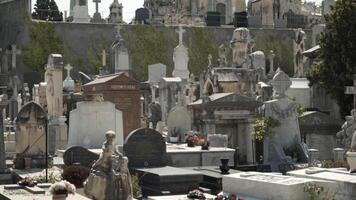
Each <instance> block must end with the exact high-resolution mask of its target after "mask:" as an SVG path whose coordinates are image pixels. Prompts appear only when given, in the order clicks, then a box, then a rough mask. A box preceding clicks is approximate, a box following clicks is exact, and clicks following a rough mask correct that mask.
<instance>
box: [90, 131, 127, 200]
mask: <svg viewBox="0 0 356 200" xmlns="http://www.w3.org/2000/svg"><path fill="white" fill-rule="evenodd" d="M105 137H106V141H105V142H104V144H103V152H102V153H101V154H100V156H99V159H98V160H97V161H96V162H95V163H94V164H93V166H92V169H91V173H90V175H89V177H88V179H87V180H86V181H85V183H84V192H85V194H86V195H88V196H89V197H91V198H92V199H96V200H116V199H117V200H131V199H133V195H132V184H131V176H130V172H129V169H128V167H127V166H128V159H127V157H125V156H123V155H122V154H121V153H119V152H118V150H117V149H116V146H115V137H116V134H115V132H114V131H108V132H106V134H105Z"/></svg>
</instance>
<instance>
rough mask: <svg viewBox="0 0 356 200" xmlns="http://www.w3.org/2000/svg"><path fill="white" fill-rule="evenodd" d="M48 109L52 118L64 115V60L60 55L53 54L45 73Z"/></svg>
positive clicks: (49, 58)
mask: <svg viewBox="0 0 356 200" xmlns="http://www.w3.org/2000/svg"><path fill="white" fill-rule="evenodd" d="M45 82H46V83H47V87H46V99H47V109H48V114H49V115H50V116H57V117H59V116H62V115H63V59H62V55H60V54H51V55H50V56H49V57H48V64H47V67H46V73H45Z"/></svg>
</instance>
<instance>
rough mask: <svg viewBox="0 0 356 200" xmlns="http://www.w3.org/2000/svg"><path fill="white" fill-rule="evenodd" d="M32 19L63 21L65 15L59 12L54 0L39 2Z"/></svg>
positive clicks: (38, 0) (41, 0)
mask: <svg viewBox="0 0 356 200" xmlns="http://www.w3.org/2000/svg"><path fill="white" fill-rule="evenodd" d="M32 18H33V19H39V20H46V21H62V20H63V13H62V12H59V10H58V6H57V4H56V2H55V1H54V0H37V2H36V4H35V12H33V13H32Z"/></svg>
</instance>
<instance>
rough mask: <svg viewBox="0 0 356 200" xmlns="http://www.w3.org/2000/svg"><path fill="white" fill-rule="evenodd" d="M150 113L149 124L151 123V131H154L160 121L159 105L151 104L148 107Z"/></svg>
mask: <svg viewBox="0 0 356 200" xmlns="http://www.w3.org/2000/svg"><path fill="white" fill-rule="evenodd" d="M150 111H151V117H150V122H152V126H153V129H156V126H157V123H158V122H159V121H161V120H162V109H161V105H159V103H157V102H152V103H151V105H150Z"/></svg>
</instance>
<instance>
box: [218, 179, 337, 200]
mask: <svg viewBox="0 0 356 200" xmlns="http://www.w3.org/2000/svg"><path fill="white" fill-rule="evenodd" d="M308 183H311V184H314V183H315V184H317V185H318V186H323V187H326V188H330V192H332V191H334V189H333V188H332V184H331V182H328V181H315V180H314V181H313V180H312V179H306V178H295V177H291V176H283V175H279V174H273V173H259V172H243V173H236V174H230V175H226V176H223V191H224V192H227V193H237V194H238V195H239V194H242V195H246V196H248V197H250V198H251V197H253V198H261V199H273V200H287V199H288V200H305V199H309V198H308V197H309V193H308V192H304V187H305V185H306V184H308ZM325 192H326V191H325Z"/></svg>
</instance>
